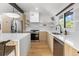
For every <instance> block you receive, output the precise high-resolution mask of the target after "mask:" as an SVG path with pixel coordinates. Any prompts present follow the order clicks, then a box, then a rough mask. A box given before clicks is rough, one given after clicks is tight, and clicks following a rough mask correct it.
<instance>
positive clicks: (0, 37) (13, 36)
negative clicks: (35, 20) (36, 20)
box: [0, 33, 30, 41]
mask: <svg viewBox="0 0 79 59" xmlns="http://www.w3.org/2000/svg"><path fill="white" fill-rule="evenodd" d="M28 34H30V33H1V34H0V41H6V40H21V38H23V37H25V36H27V35H28Z"/></svg>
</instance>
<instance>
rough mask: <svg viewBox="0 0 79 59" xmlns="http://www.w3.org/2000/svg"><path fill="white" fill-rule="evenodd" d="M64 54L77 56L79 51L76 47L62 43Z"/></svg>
mask: <svg viewBox="0 0 79 59" xmlns="http://www.w3.org/2000/svg"><path fill="white" fill-rule="evenodd" d="M64 55H65V56H79V53H78V51H77V50H76V49H74V48H73V47H71V46H70V45H68V44H64Z"/></svg>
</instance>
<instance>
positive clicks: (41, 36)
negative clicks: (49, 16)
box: [39, 32, 47, 41]
mask: <svg viewBox="0 0 79 59" xmlns="http://www.w3.org/2000/svg"><path fill="white" fill-rule="evenodd" d="M39 40H41V41H45V40H47V32H39Z"/></svg>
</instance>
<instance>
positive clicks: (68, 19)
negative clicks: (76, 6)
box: [64, 11, 73, 28]
mask: <svg viewBox="0 0 79 59" xmlns="http://www.w3.org/2000/svg"><path fill="white" fill-rule="evenodd" d="M64 17H65V18H64V21H65V27H66V28H72V27H73V12H72V11H68V12H67V13H65V15H64Z"/></svg>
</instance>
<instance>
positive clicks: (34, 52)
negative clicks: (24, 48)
mask: <svg viewBox="0 0 79 59" xmlns="http://www.w3.org/2000/svg"><path fill="white" fill-rule="evenodd" d="M28 56H52V53H51V51H50V49H49V47H48V44H47V43H46V41H32V44H31V49H30V50H29V53H28Z"/></svg>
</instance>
